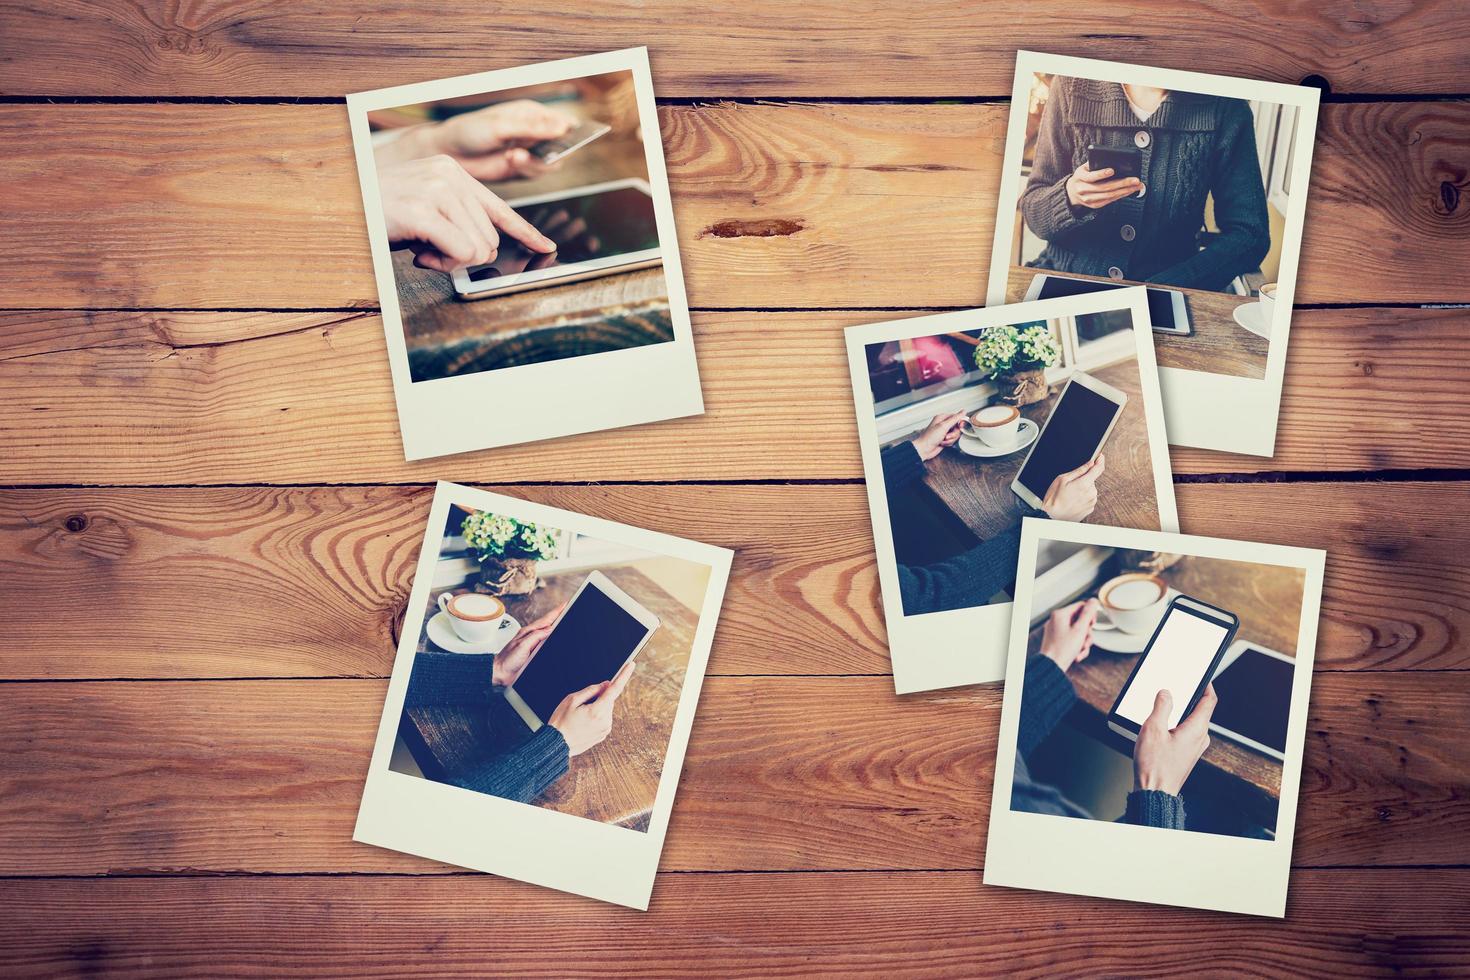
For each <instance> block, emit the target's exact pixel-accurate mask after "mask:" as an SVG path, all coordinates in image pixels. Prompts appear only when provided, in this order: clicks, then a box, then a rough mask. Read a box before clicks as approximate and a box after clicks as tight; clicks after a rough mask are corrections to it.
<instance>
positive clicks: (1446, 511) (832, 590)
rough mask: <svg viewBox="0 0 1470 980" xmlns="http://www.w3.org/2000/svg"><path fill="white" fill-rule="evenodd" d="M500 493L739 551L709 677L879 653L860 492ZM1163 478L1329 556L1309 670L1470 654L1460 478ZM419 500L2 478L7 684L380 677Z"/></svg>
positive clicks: (1209, 526) (1198, 516)
mask: <svg viewBox="0 0 1470 980" xmlns="http://www.w3.org/2000/svg"><path fill="white" fill-rule="evenodd" d="M498 489H502V490H505V491H506V492H508V493H511V494H513V495H516V496H520V497H524V498H526V499H529V500H534V501H537V502H541V503H545V504H549V505H552V506H556V507H562V508H565V509H568V510H573V511H578V512H584V513H592V514H597V515H598V516H599V517H602V518H605V519H607V520H613V521H620V522H623V523H628V524H635V525H638V526H644V527H648V528H650V529H651V530H656V531H662V532H665V533H669V534H676V535H679V536H682V537H687V538H692V539H695V540H699V541H706V542H709V543H711V544H715V545H720V546H724V547H729V548H733V549H734V550H735V553H736V556H735V567H734V572H733V574H732V576H731V582H730V589H729V592H728V593H727V595H726V599H725V603H724V611H723V614H722V616H721V620H720V625H719V629H718V631H717V633H716V639H715V646H714V649H713V651H712V653H711V658H710V664H709V673H711V674H886V673H887V672H888V670H889V660H888V654H887V647H886V640H885V638H884V632H883V624H882V617H881V615H880V613H879V602H878V587H877V577H876V574H875V571H874V559H873V553H872V540H871V536H870V533H869V527H870V525H869V521H868V507H867V499H866V496H865V492H864V489H863V488H862V487H860V486H831V485H805V486H760V485H741V486H679V485H660V486H558V487H546V486H524V487H509V488H498ZM1176 490H1177V491H1178V497H1179V509H1180V517H1181V520H1182V523H1183V525H1184V526H1185V527H1187V528H1189V529H1190V531H1191V532H1193V533H1197V534H1205V535H1214V536H1218V537H1224V538H1235V539H1241V540H1248V541H1263V542H1270V543H1282V544H1292V545H1297V546H1302V547H1313V548H1325V549H1327V550H1328V552H1329V557H1328V562H1327V576H1326V588H1325V592H1324V596H1323V604H1322V617H1321V626H1320V633H1319V637H1318V644H1317V649H1318V653H1317V658H1318V659H1317V666H1318V668H1319V669H1320V670H1348V671H1356V670H1375V671H1380V670H1461V669H1466V668H1467V667H1470V650H1467V648H1466V646H1465V645H1464V644H1463V643H1461V642H1460V638H1461V637H1463V636H1464V635H1466V634H1467V633H1470V570H1467V568H1466V566H1465V563H1464V562H1463V560H1462V558H1463V553H1464V549H1465V532H1464V526H1463V524H1464V522H1463V509H1464V508H1463V501H1464V500H1465V496H1466V484H1465V483H1463V482H1446V483H1408V482H1404V483H1394V484H1391V485H1388V486H1385V485H1382V484H1374V483H1348V484H1323V483H1291V484H1234V485H1220V484H1191V485H1184V486H1179V487H1177V488H1176ZM1388 493H1391V494H1392V498H1393V511H1392V514H1389V513H1388V512H1387V511H1386V509H1385V508H1386V503H1385V494H1388ZM430 496H431V491H430V489H429V488H426V487H376V488H363V487H288V488H213V489H209V488H199V489H195V488H184V489H176V488H170V489H147V488H139V489H64V488H59V489H36V490H5V491H0V556H3V557H0V621H3V622H4V623H5V624H6V642H5V643H4V644H3V645H0V678H3V679H46V678H55V679H63V678H115V677H116V678H174V677H177V678H193V677H202V678H208V677H321V676H344V675H345V676H384V675H386V674H387V673H388V672H389V670H390V668H391V665H392V657H393V650H394V646H395V642H396V637H397V630H398V629H399V625H398V624H399V621H400V617H401V616H402V615H403V610H404V606H405V603H406V602H407V597H408V591H409V587H410V584H411V579H412V576H413V571H414V568H415V565H416V563H417V561H418V548H419V544H420V542H421V540H422V534H423V521H424V518H425V515H426V514H427V513H428V508H429V498H430ZM200 607H202V608H206V609H208V610H209V613H208V615H204V616H196V615H191V614H190V612H189V610H191V609H193V608H200ZM186 624H187V625H186Z"/></svg>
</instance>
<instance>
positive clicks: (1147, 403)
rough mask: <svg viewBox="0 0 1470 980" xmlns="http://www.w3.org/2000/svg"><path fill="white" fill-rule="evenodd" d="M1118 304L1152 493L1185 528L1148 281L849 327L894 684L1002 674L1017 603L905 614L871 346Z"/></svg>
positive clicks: (1169, 525) (926, 686)
mask: <svg viewBox="0 0 1470 980" xmlns="http://www.w3.org/2000/svg"><path fill="white" fill-rule="evenodd" d="M1114 310H1128V311H1129V312H1130V313H1131V314H1132V321H1133V336H1134V342H1135V347H1136V351H1137V357H1138V374H1139V383H1140V385H1141V386H1142V388H1143V413H1144V421H1145V423H1146V426H1147V429H1148V442H1149V458H1150V461H1151V463H1152V464H1153V475H1154V492H1155V495H1156V497H1157V499H1158V504H1159V524H1160V526H1161V527H1163V528H1165V529H1166V530H1170V531H1175V530H1178V528H1179V513H1178V510H1177V508H1176V507H1175V503H1174V479H1173V474H1172V471H1171V469H1170V466H1169V448H1168V446H1167V444H1166V436H1165V432H1164V413H1163V403H1162V399H1161V398H1160V393H1159V386H1158V378H1157V374H1156V372H1155V367H1154V344H1153V326H1152V322H1151V321H1150V320H1149V315H1148V292H1147V290H1145V289H1144V288H1143V287H1142V286H1130V287H1128V288H1126V289H1116V290H1110V291H1108V292H1103V293H1088V294H1085V295H1082V296H1062V297H1058V298H1056V299H1044V300H1033V301H1032V302H1029V303H1015V304H1013V305H1011V306H991V307H986V308H985V309H975V310H961V311H958V312H954V313H939V314H936V315H933V316H921V317H913V318H911V319H907V320H889V321H887V322H884V323H871V324H867V325H865V326H857V327H849V328H848V329H847V330H846V340H847V363H848V370H849V371H850V373H851V375H852V393H853V402H854V404H855V406H856V410H857V431H858V442H859V444H860V446H861V449H862V457H863V473H864V475H865V477H866V478H867V485H868V513H869V517H870V519H871V520H872V524H873V547H874V550H875V551H876V553H877V559H878V582H879V585H880V587H881V591H882V595H883V619H884V621H885V623H886V625H887V629H888V652H889V657H890V659H891V661H892V664H893V685H894V689H895V690H896V691H897V693H899V694H911V693H914V692H917V691H932V690H935V689H937V688H942V687H959V686H961V685H964V684H982V683H985V682H988V681H998V680H1000V679H1002V678H1003V677H1004V676H1005V642H1006V626H1007V624H1008V623H1009V622H1010V619H1011V603H1008V602H997V603H992V604H990V605H987V606H972V607H970V608H967V609H949V610H945V611H943V612H934V613H923V614H920V615H914V616H906V615H904V611H903V600H902V599H901V598H900V596H899V590H898V563H897V558H896V555H895V551H894V547H893V531H892V528H891V527H890V526H889V522H888V491H887V487H886V486H885V484H884V480H883V464H882V453H881V448H880V446H879V436H878V423H877V418H876V415H875V410H874V405H873V389H872V385H871V382H870V380H869V378H868V365H867V356H866V348H867V346H868V345H869V344H876V343H882V342H884V341H890V340H909V339H912V338H915V337H928V336H932V335H934V334H941V333H948V332H951V331H954V330H982V329H985V328H987V327H998V326H1004V325H1006V324H1012V323H1022V322H1025V321H1028V320H1053V319H1057V318H1059V317H1068V316H1072V317H1075V316H1083V315H1086V314H1089V313H1104V312H1110V311H1114Z"/></svg>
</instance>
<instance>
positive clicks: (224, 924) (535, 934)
mask: <svg viewBox="0 0 1470 980" xmlns="http://www.w3.org/2000/svg"><path fill="white" fill-rule="evenodd" d="M0 902H3V903H4V905H5V907H6V908H7V909H9V910H10V911H9V912H8V913H7V914H6V915H5V916H4V917H0V945H3V946H4V947H5V949H6V951H7V954H8V956H9V962H10V963H11V964H13V965H14V966H15V967H16V968H18V969H25V970H26V971H27V972H34V973H37V974H47V975H55V974H57V973H63V972H65V973H71V972H77V973H100V972H107V973H113V972H121V971H134V972H141V973H147V974H149V975H152V976H182V977H197V976H200V975H204V974H225V975H244V974H249V975H262V974H264V975H271V974H273V975H283V974H286V973H292V974H303V973H310V974H313V975H321V976H328V975H330V976H343V975H361V974H362V973H364V972H369V971H371V972H374V973H381V974H383V975H388V976H405V975H408V974H410V973H418V972H422V971H424V970H425V969H426V968H432V970H433V972H434V973H435V974H436V975H438V976H471V977H480V976H484V975H485V973H486V972H487V971H488V970H494V971H496V972H504V973H505V974H508V975H514V976H546V977H564V976H566V975H567V973H568V971H569V969H570V970H571V971H572V972H578V971H590V972H598V973H601V972H605V973H619V974H624V975H637V976H653V975H660V976H661V975H683V974H687V973H689V972H690V970H691V966H690V965H691V964H692V963H696V962H697V963H698V971H699V972H700V973H701V974H706V975H711V976H721V977H725V976H759V977H770V976H801V975H810V974H812V973H814V972H818V971H825V973H826V974H828V975H833V976H853V975H854V974H856V973H857V972H858V971H873V972H875V973H881V975H883V976H885V977H887V976H893V977H907V976H938V975H943V976H988V975H1000V974H1005V975H1009V976H1014V975H1019V974H1023V973H1024V974H1026V975H1035V976H1056V975H1058V973H1063V974H1071V973H1089V974H1103V975H1110V976H1111V975H1133V974H1136V973H1137V972H1138V969H1139V967H1138V964H1139V960H1140V957H1144V956H1152V957H1153V958H1154V959H1155V960H1159V959H1160V958H1164V959H1167V960H1168V961H1169V962H1186V961H1187V962H1188V963H1189V964H1191V967H1190V968H1192V969H1198V968H1199V965H1200V964H1204V965H1206V970H1207V972H1211V973H1218V974H1219V975H1222V976H1240V975H1251V976H1277V975H1290V976H1300V975H1307V974H1310V975H1318V976H1335V977H1341V976H1344V975H1356V974H1369V973H1371V974H1405V975H1416V976H1430V975H1447V974H1451V973H1455V972H1458V971H1459V970H1460V968H1461V967H1463V965H1464V964H1465V962H1466V961H1467V960H1470V935H1467V933H1466V931H1465V929H1464V913H1463V910H1464V908H1465V906H1466V904H1467V903H1470V872H1467V871H1466V870H1464V869H1440V870H1408V871H1405V870H1323V871H1299V872H1296V873H1294V874H1293V876H1292V884H1291V894H1290V898H1289V900H1288V903H1287V909H1286V918H1285V919H1284V920H1277V919H1265V918H1258V917H1253V916H1244V915H1237V916H1228V915H1221V914H1220V913H1217V912H1203V911H1197V910H1193V909H1178V908H1166V907H1159V906H1150V905H1142V904H1135V903H1120V902H1108V901H1101V900H1098V899H1091V898H1082V897H1077V896H1072V895H1051V894H1046V893H1044V892H1029V891H1021V890H1017V889H1008V888H986V887H982V886H981V884H980V877H979V875H977V874H974V873H943V872H931V873H914V872H909V873H893V874H833V873H823V874H749V875H663V876H662V877H661V879H660V881H659V882H658V886H657V887H656V888H655V889H654V893H653V904H652V905H651V906H650V911H649V912H647V913H642V912H635V911H631V910H628V909H619V908H615V907H612V906H609V905H603V904H599V903H596V902H593V901H591V900H590V899H579V898H576V897H575V896H570V895H558V894H555V893H553V892H550V891H546V890H544V889H538V888H535V887H533V886H530V885H525V884H521V883H519V882H513V881H506V880H503V879H498V878H493V877H490V876H482V875H475V876H467V877H452V878H429V879H422V878H402V877H388V878H380V877H355V876H346V877H333V878H330V879H324V878H292V879H280V878H188V879H179V880H160V879H157V878H143V879H140V880H132V881H129V880H112V881H36V882H27V881H10V882H0ZM566 951H574V952H570V953H569V952H566ZM568 957H571V958H572V959H574V960H575V961H576V963H577V964H578V965H577V966H576V967H569V965H568V962H569V960H568Z"/></svg>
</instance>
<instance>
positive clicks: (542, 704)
mask: <svg viewBox="0 0 1470 980" xmlns="http://www.w3.org/2000/svg"><path fill="white" fill-rule="evenodd" d="M659 625H660V624H659V618H658V617H657V616H655V615H654V614H653V613H651V612H649V611H648V610H647V609H645V608H644V607H643V605H642V604H641V603H639V602H638V601H637V600H636V599H634V598H633V597H632V596H630V595H628V593H626V592H624V591H623V590H622V589H620V588H618V587H617V586H616V585H614V584H613V581H612V579H610V578H608V577H607V576H606V575H604V574H602V573H601V572H592V573H591V574H589V575H588V576H587V578H586V579H584V580H583V581H582V584H581V586H579V587H578V589H577V591H576V593H575V594H573V596H572V598H571V601H569V602H568V603H567V607H566V608H565V609H563V610H562V613H561V615H560V616H558V617H557V619H556V622H554V623H552V624H551V632H550V633H548V634H547V636H546V639H545V640H543V641H542V642H541V646H540V648H539V649H537V651H536V656H534V657H532V658H531V662H530V663H529V664H527V665H526V669H525V670H523V671H521V676H519V677H517V678H516V682H515V684H513V685H512V686H510V687H508V688H506V689H505V701H506V703H507V704H509V705H510V706H511V707H512V708H514V709H515V712H516V714H518V715H520V716H521V720H522V721H524V722H525V723H526V724H527V725H528V726H529V727H530V728H531V730H532V731H535V730H537V729H539V728H540V727H541V726H542V725H544V724H545V723H546V722H547V721H549V720H550V719H551V713H552V712H553V711H555V710H556V707H557V705H559V704H561V702H562V699H563V698H565V697H566V696H567V695H568V694H571V693H572V692H573V691H580V690H581V689H582V688H584V687H591V686H592V685H593V684H600V683H602V682H603V681H609V680H612V678H613V676H614V675H615V674H617V672H618V671H619V670H622V669H623V665H624V664H626V663H627V662H628V661H629V660H632V659H633V658H634V657H636V656H638V651H640V650H642V649H643V648H644V646H646V645H647V644H648V641H649V638H651V637H652V636H653V634H654V632H655V631H656V630H657V629H658V628H659Z"/></svg>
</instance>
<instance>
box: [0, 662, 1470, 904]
mask: <svg viewBox="0 0 1470 980" xmlns="http://www.w3.org/2000/svg"><path fill="white" fill-rule="evenodd" d="M385 690H386V682H384V681H381V680H295V681H286V680H277V681H265V680H261V681H214V682H193V683H171V682H158V681H140V682H134V683H126V684H124V683H117V682H84V683H39V684H17V685H11V686H10V687H9V688H8V689H7V690H6V692H5V694H6V710H5V712H4V713H3V715H0V736H3V738H4V742H3V744H5V745H6V746H7V759H6V763H5V768H4V770H0V789H3V791H4V795H5V799H6V801H7V805H6V806H5V807H4V808H0V875H7V876H15V875H22V876H35V875H101V874H112V875H121V874H147V873H177V872H190V873H201V872H202V873H216V872H222V873H251V874H259V873H291V874H298V873H318V872H320V873H327V872H372V873H384V874H387V873H415V874H425V873H429V874H442V873H447V872H450V871H452V870H454V869H452V868H450V867H449V866H448V865H442V864H438V863H434V862H429V861H424V860H421V859H418V858H413V857H408V856H406V855H402V854H398V853H396V852H392V851H387V850H383V849H380V848H374V847H369V846H366V845H361V844H355V843H353V842H352V839H351V838H352V824H353V820H354V819H355V817H356V813H357V805H358V796H359V794H360V792H361V789H362V780H363V776H364V774H365V773H366V771H367V764H368V756H369V755H370V753H371V751H372V741H373V733H374V732H375V731H376V728H377V721H378V715H379V712H380V710H381V707H382V704H383V697H384V693H385ZM1000 700H1001V691H1000V687H999V685H994V684H991V685H985V686H982V687H976V688H970V689H967V690H961V691H948V692H940V693H934V694H927V695H915V696H908V697H903V698H898V697H895V696H894V695H893V693H892V682H891V681H890V679H889V678H887V677H868V678H852V677H823V678H816V677H792V678H774V677H714V678H710V679H709V681H708V682H707V683H706V685H705V689H704V692H703V695H702V697H701V703H700V711H699V715H698V717H697V718H696V721H695V726H694V734H693V738H692V739H691V741H690V747H689V755H688V758H687V760H686V761H685V767H684V774H683V779H682V781H681V784H680V789H679V800H678V805H677V806H676V807H675V808H674V815H673V819H672V822H671V823H670V829H669V837H668V842H667V846H666V848H665V851H664V856H663V861H662V865H661V867H662V868H663V869H664V870H665V871H751V870H782V871H796V870H841V869H863V870H880V869H936V868H938V869H943V868H976V867H979V866H980V864H981V863H982V855H983V854H984V843H985V829H986V826H987V823H988V820H989V805H990V804H989V800H990V788H991V780H992V779H993V774H994V765H995V750H996V746H995V739H996V731H997V729H998V727H999V718H1000ZM1467 714H1470V673H1467V672H1464V671H1456V672H1452V673H1442V674H1428V673H1415V672H1408V671H1405V672H1389V673H1362V672H1360V673H1353V674H1348V673H1337V674H1332V673H1329V674H1319V675H1318V676H1317V677H1316V681H1315V684H1314V687H1313V691H1312V705H1311V711H1310V715H1309V718H1308V737H1307V748H1306V755H1305V759H1304V763H1303V776H1302V796H1301V803H1300V807H1299V825H1298V830H1297V835H1296V849H1295V852H1294V854H1293V863H1294V864H1295V865H1296V866H1297V867H1312V866H1340V865H1458V864H1466V863H1470V811H1467V810H1466V808H1465V807H1464V806H1463V803H1462V801H1463V799H1464V797H1465V794H1466V793H1467V792H1470V773H1467V771H1466V770H1465V768H1464V766H1463V765H1462V762H1463V752H1462V747H1461V746H1462V741H1463V735H1464V732H1463V722H1464V718H1465V717H1466V715H1467ZM813 732H820V733H821V737H820V738H814V737H812V733H813ZM614 734H616V729H615V730H614ZM577 765H578V762H577V760H575V759H574V760H573V762H572V766H573V771H574V772H575V769H576V767H577ZM755 827H759V832H758V833H756V832H753V830H752V828H755ZM665 884H667V882H665ZM660 887H663V885H661V886H660ZM654 900H655V904H656V905H657V904H659V902H660V897H659V893H658V892H655V895H654ZM569 901H576V900H569Z"/></svg>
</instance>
